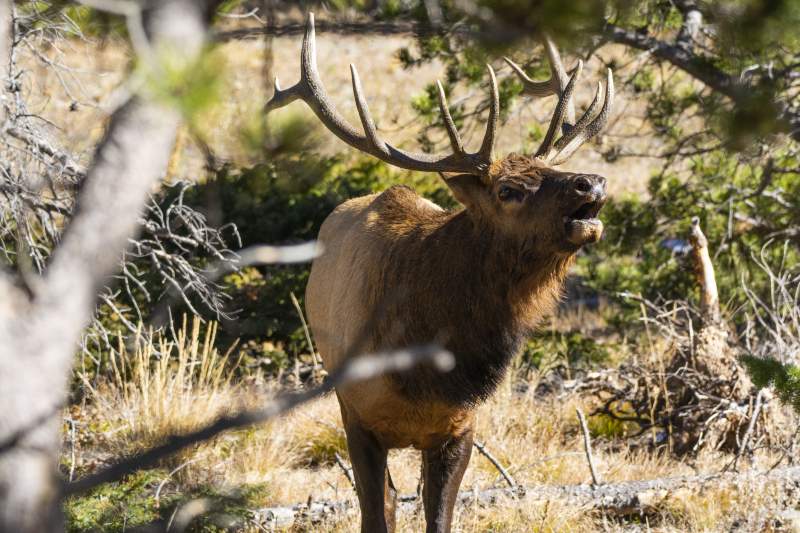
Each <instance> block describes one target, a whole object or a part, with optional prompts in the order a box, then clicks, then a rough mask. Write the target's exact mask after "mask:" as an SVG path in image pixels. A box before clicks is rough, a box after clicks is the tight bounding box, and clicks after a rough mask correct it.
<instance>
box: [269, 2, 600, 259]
mask: <svg viewBox="0 0 800 533" xmlns="http://www.w3.org/2000/svg"><path fill="white" fill-rule="evenodd" d="M545 49H546V51H547V55H548V60H549V63H550V70H551V77H550V79H549V80H547V81H543V82H536V81H533V80H531V79H530V78H529V77H528V76H527V75H526V74H525V72H524V71H523V70H522V69H521V68H520V67H519V66H518V65H517V64H515V63H514V62H512V61H511V60H510V59H508V58H506V62H507V63H508V64H509V66H510V67H511V68H512V70H514V71H515V72H516V74H517V75H518V76H519V77H520V79H521V81H522V83H523V86H524V92H525V93H526V94H529V95H532V96H537V97H544V96H548V95H551V94H552V95H556V96H557V97H558V103H557V105H556V108H555V112H554V113H553V116H552V118H551V120H550V125H549V127H548V129H547V133H546V135H545V137H544V140H543V141H542V143H541V145H540V146H539V148H538V150H537V151H536V152H535V153H534V154H532V155H518V154H510V155H508V156H506V157H505V158H503V159H500V160H494V159H493V154H492V152H493V147H494V140H495V136H496V132H497V121H498V116H499V98H498V90H497V80H496V78H495V74H494V71H493V70H492V67H491V66H489V65H487V69H488V72H489V81H490V91H491V98H490V105H489V117H488V120H487V124H486V132H485V134H484V136H483V141H482V142H481V145H480V148H479V149H478V151H477V152H472V153H471V152H468V151H467V150H466V149H465V148H464V144H463V142H462V140H461V136H460V135H459V133H458V130H457V129H456V126H455V123H454V121H453V118H452V116H451V115H450V111H449V108H448V105H447V99H446V97H445V93H444V89H443V88H442V85H441V83H439V82H437V86H438V89H439V91H438V92H439V107H440V110H441V114H442V118H443V121H444V124H445V127H446V130H447V134H448V137H449V140H450V146H451V149H452V152H451V153H448V154H429V153H414V152H409V151H406V150H402V149H400V148H397V147H395V146H392V145H391V144H389V143H387V142H386V141H384V140H383V139H381V138H380V137H379V136H378V133H377V130H376V127H375V123H374V121H373V120H372V117H371V115H370V112H369V107H368V106H367V102H366V100H365V98H364V95H363V91H362V89H361V81H360V79H359V77H358V72H357V71H356V68H355V66H353V65H350V72H351V75H352V83H353V93H354V95H355V102H356V107H357V109H358V114H359V117H360V119H361V124H362V128H363V134H362V133H360V132H359V131H357V130H356V129H355V128H353V127H352V126H351V125H350V124H349V123H348V122H347V121H346V120H345V119H344V118H343V117H342V116H341V115H340V114H339V113H338V111H337V110H336V109H335V107H334V106H333V105H332V104H331V102H330V100H329V98H328V96H327V94H326V92H325V88H324V86H323V84H322V80H321V79H320V77H319V72H318V70H317V62H316V45H315V37H314V15H313V14H309V18H308V24H307V27H306V32H305V37H304V39H303V46H302V52H301V76H300V81H299V82H298V83H297V84H295V85H294V86H292V87H290V88H288V89H281V88H280V85H279V83H278V80H277V78H276V79H275V92H274V94H273V96H272V98H271V99H270V101H269V102H268V103H267V105H266V111H267V112H269V111H271V110H273V109H276V108H279V107H283V106H285V105H287V104H289V103H291V102H293V101H294V100H296V99H301V100H303V101H304V102H306V104H308V105H309V107H311V109H312V110H313V111H314V113H315V114H316V115H317V117H318V118H319V119H320V120H321V121H322V123H323V124H324V125H325V126H326V127H327V128H328V129H329V130H330V131H331V132H332V133H334V134H335V135H336V136H337V137H339V138H340V139H342V140H343V141H344V142H346V143H347V144H349V145H350V146H352V147H354V148H357V149H358V150H360V151H362V152H366V153H368V154H371V155H373V156H375V157H377V158H378V159H381V160H383V161H385V162H387V163H389V164H392V165H395V166H397V167H400V168H404V169H409V170H418V171H432V172H437V173H439V175H440V176H441V177H442V178H443V179H444V181H445V183H446V184H447V185H448V186H449V188H450V189H451V191H452V192H453V195H454V196H455V198H456V199H457V200H458V201H459V202H460V203H461V204H463V205H464V207H465V209H466V210H467V212H468V213H469V215H470V217H471V218H472V219H473V220H474V222H475V224H476V226H477V227H478V228H479V229H480V230H481V231H483V230H487V231H490V232H492V233H493V234H495V235H500V236H503V237H506V238H507V239H512V240H514V241H517V242H518V243H519V244H520V247H519V248H518V249H522V251H523V252H524V253H525V255H531V254H532V255H538V256H550V255H553V254H556V255H571V254H573V253H574V252H575V251H577V249H578V248H580V247H581V246H583V245H584V244H587V243H591V242H596V241H597V240H598V239H599V238H600V237H601V235H602V231H603V224H602V222H600V220H599V219H597V218H596V217H597V214H598V212H599V211H600V209H601V208H602V206H603V203H604V202H605V199H606V193H605V184H606V180H605V178H603V177H600V176H597V175H593V174H576V173H572V172H564V171H560V170H557V169H556V168H555V167H556V166H557V165H560V164H562V163H563V162H565V161H566V160H567V159H568V158H569V157H570V156H571V155H572V154H573V153H575V151H576V150H577V149H578V148H579V147H580V146H581V145H582V144H583V143H584V142H586V141H587V140H589V139H590V138H592V137H593V136H594V135H596V134H597V133H598V132H599V131H600V130H601V129H602V128H603V126H604V125H605V123H606V122H607V121H608V117H609V114H610V113H611V105H612V102H613V99H614V82H613V79H612V74H611V70H610V69H609V70H608V74H607V82H606V87H605V92H604V95H603V102H602V107H601V108H600V110H599V112H598V107H600V95H601V93H603V90H602V89H603V88H602V83H601V82H598V86H597V93H596V94H595V97H594V100H593V101H592V103H591V105H590V106H589V108H588V109H587V110H586V112H585V113H584V114H583V115H582V116H581V118H580V119H578V121H577V122H575V120H574V113H575V112H574V106H573V103H572V94H573V92H574V89H575V85H576V82H577V80H578V77H579V76H580V74H581V70H582V68H583V63H582V62H581V61H578V63H577V66H576V67H575V68H574V69H573V70H572V71H571V73H570V74H568V73H567V71H566V70H565V69H564V66H563V64H562V62H561V58H560V56H559V54H558V51H557V50H556V48H555V46H554V45H553V43H552V42H551V41H550V40H549V39H545ZM525 248H528V249H525Z"/></svg>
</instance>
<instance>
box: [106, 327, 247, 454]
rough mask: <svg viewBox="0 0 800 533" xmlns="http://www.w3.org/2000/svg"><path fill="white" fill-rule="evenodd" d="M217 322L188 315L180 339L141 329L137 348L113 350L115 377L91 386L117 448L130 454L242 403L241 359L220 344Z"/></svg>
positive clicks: (205, 422)
mask: <svg viewBox="0 0 800 533" xmlns="http://www.w3.org/2000/svg"><path fill="white" fill-rule="evenodd" d="M216 333H217V325H216V323H210V324H208V326H207V327H206V328H205V330H204V331H202V328H201V320H200V319H199V318H195V319H193V320H192V323H191V328H190V327H189V325H188V321H187V320H186V319H185V318H184V321H183V325H182V327H181V329H180V330H178V332H177V333H175V335H174V338H172V339H169V338H166V337H165V336H164V335H161V334H155V335H145V334H142V333H140V334H138V335H137V337H136V339H135V342H134V343H133V348H132V349H129V348H126V347H125V346H124V345H120V349H119V351H118V352H117V353H116V354H111V357H110V362H111V368H112V376H111V378H110V379H109V380H108V381H107V382H105V383H103V384H101V385H100V386H99V387H98V388H96V389H94V388H92V389H90V390H91V397H92V400H93V401H94V403H95V404H96V406H97V407H98V408H99V409H98V411H99V412H100V414H101V416H103V417H104V418H105V419H106V420H107V422H109V423H110V425H111V426H112V427H113V428H114V429H113V430H112V431H110V432H108V433H109V436H110V439H109V441H108V442H109V444H111V445H112V446H111V447H112V448H116V450H114V451H115V452H116V453H123V454H124V453H130V452H132V451H135V450H139V449H143V448H147V447H150V446H153V445H155V444H157V443H159V442H161V441H162V440H163V439H164V437H165V436H167V435H170V434H176V433H185V432H188V431H191V430H194V429H197V428H199V427H201V426H203V425H204V424H207V423H208V422H210V421H211V420H213V419H215V418H217V417H219V416H221V415H223V414H229V413H231V412H233V411H235V410H236V409H238V408H239V407H240V405H241V404H242V394H241V393H242V385H241V383H234V382H233V376H234V373H235V369H236V367H237V365H238V363H239V362H238V361H235V362H231V361H230V360H229V355H230V351H229V352H227V353H224V354H221V353H219V352H218V351H217V349H216V348H215V347H214V341H215V338H216Z"/></svg>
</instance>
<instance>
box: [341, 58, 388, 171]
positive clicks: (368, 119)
mask: <svg viewBox="0 0 800 533" xmlns="http://www.w3.org/2000/svg"><path fill="white" fill-rule="evenodd" d="M350 75H351V77H352V78H353V94H354V95H355V97H356V108H357V109H358V116H359V117H360V118H361V124H362V125H363V126H364V134H365V135H366V136H367V139H369V142H370V143H372V145H373V146H374V147H375V148H376V149H377V150H379V151H380V152H381V153H382V154H384V155H385V156H386V157H389V156H390V154H389V149H388V147H387V146H386V143H385V142H383V141H382V140H381V139H380V137H378V131H377V130H376V128H375V122H374V121H373V120H372V115H370V112H369V107H368V106H367V101H366V100H365V99H364V94H363V93H362V90H361V80H360V79H359V77H358V71H357V70H356V67H355V65H353V64H352V63H351V64H350Z"/></svg>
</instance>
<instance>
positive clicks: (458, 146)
mask: <svg viewBox="0 0 800 533" xmlns="http://www.w3.org/2000/svg"><path fill="white" fill-rule="evenodd" d="M436 88H437V89H438V90H439V111H440V112H441V113H442V120H444V126H445V128H446V129H447V136H448V137H449V138H450V146H451V147H452V148H453V152H455V153H457V154H463V153H464V143H462V142H461V135H459V134H458V128H456V123H455V122H453V117H452V115H450V108H449V107H448V106H447V96H446V95H445V94H444V87H442V83H441V82H440V81H439V80H436Z"/></svg>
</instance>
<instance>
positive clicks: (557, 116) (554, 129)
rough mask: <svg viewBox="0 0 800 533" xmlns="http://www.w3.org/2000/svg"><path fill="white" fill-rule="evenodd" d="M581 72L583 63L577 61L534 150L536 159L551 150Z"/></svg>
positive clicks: (545, 155)
mask: <svg viewBox="0 0 800 533" xmlns="http://www.w3.org/2000/svg"><path fill="white" fill-rule="evenodd" d="M582 70H583V61H578V66H577V67H576V68H575V71H574V72H573V73H572V76H570V78H569V83H567V86H566V88H565V89H564V91H563V92H562V93H561V94H560V95H559V97H558V104H557V105H556V110H555V111H554V112H553V117H552V118H551V119H550V126H549V127H548V128H547V134H546V135H545V136H544V140H543V141H542V144H541V145H540V146H539V149H538V150H536V157H539V158H541V157H543V156H544V157H545V158H546V157H547V155H548V154H549V153H550V150H551V149H552V148H553V143H554V142H555V139H556V135H557V134H558V132H559V131H560V130H561V125H562V124H563V123H564V117H565V116H566V114H567V107H568V104H569V103H570V102H571V101H572V92H573V91H574V90H575V82H576V81H577V80H578V77H579V76H580V75H581V71H582Z"/></svg>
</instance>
